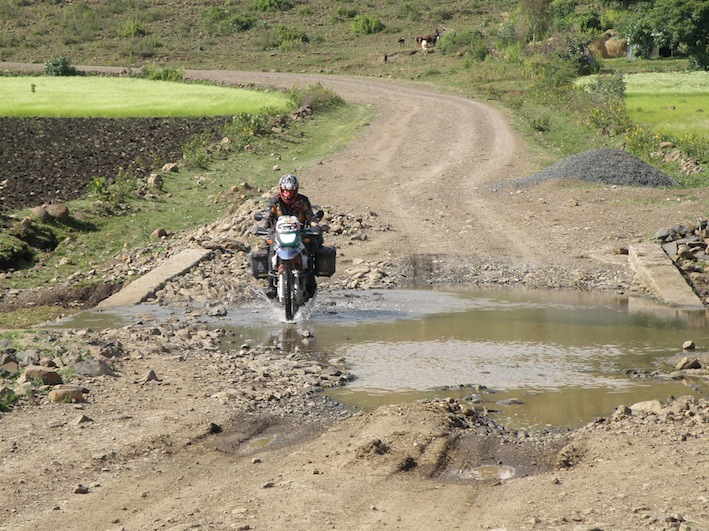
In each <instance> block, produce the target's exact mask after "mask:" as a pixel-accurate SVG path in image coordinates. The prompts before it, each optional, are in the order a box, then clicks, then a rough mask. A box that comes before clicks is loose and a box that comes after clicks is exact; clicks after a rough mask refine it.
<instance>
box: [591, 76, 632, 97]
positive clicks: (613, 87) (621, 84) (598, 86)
mask: <svg viewBox="0 0 709 531" xmlns="http://www.w3.org/2000/svg"><path fill="white" fill-rule="evenodd" d="M586 89H587V90H588V91H589V92H590V93H591V94H593V95H594V96H595V97H596V99H598V100H608V99H616V100H623V99H624V98H625V89H626V84H625V79H624V78H623V74H619V73H613V74H603V75H599V76H597V77H596V78H595V79H594V80H593V81H591V82H590V83H588V84H587V85H586Z"/></svg>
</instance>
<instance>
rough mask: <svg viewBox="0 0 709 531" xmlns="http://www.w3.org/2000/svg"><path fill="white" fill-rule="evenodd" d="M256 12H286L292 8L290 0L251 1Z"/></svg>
mask: <svg viewBox="0 0 709 531" xmlns="http://www.w3.org/2000/svg"><path fill="white" fill-rule="evenodd" d="M252 6H253V8H254V9H255V10H256V11H288V10H289V9H292V8H293V3H292V2H291V1H290V0H253V3H252Z"/></svg>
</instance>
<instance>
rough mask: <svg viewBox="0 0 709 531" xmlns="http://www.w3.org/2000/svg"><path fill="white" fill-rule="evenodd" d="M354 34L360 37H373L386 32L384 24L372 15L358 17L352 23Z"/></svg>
mask: <svg viewBox="0 0 709 531" xmlns="http://www.w3.org/2000/svg"><path fill="white" fill-rule="evenodd" d="M350 28H352V32H353V33H356V34H358V35H371V34H373V33H379V32H381V31H384V24H383V23H382V21H381V20H379V19H378V18H377V17H375V16H372V15H357V16H356V17H355V18H354V20H353V21H352V22H351V23H350Z"/></svg>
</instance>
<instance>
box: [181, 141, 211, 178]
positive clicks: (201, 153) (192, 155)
mask: <svg viewBox="0 0 709 531" xmlns="http://www.w3.org/2000/svg"><path fill="white" fill-rule="evenodd" d="M209 142H210V138H209V135H208V134H207V133H202V134H201V135H194V136H193V137H192V138H190V139H189V140H188V141H187V143H186V144H185V145H184V146H183V147H182V156H183V157H184V159H185V162H186V163H187V165H188V166H189V167H191V168H202V169H206V168H207V167H208V166H209V161H210V156H209V152H208V151H207V147H208V146H209Z"/></svg>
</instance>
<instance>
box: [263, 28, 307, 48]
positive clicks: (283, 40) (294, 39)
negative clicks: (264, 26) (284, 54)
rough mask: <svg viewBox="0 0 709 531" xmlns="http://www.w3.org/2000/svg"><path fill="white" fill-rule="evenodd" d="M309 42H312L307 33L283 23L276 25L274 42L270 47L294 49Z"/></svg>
mask: <svg viewBox="0 0 709 531" xmlns="http://www.w3.org/2000/svg"><path fill="white" fill-rule="evenodd" d="M308 42H310V39H309V38H308V36H307V35H306V34H305V33H303V32H301V31H298V30H295V29H293V28H290V27H288V26H283V25H281V26H278V27H276V31H275V34H274V36H273V42H272V43H271V45H270V47H272V48H278V49H279V50H292V49H293V48H295V47H297V46H300V45H302V44H306V43H308Z"/></svg>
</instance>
